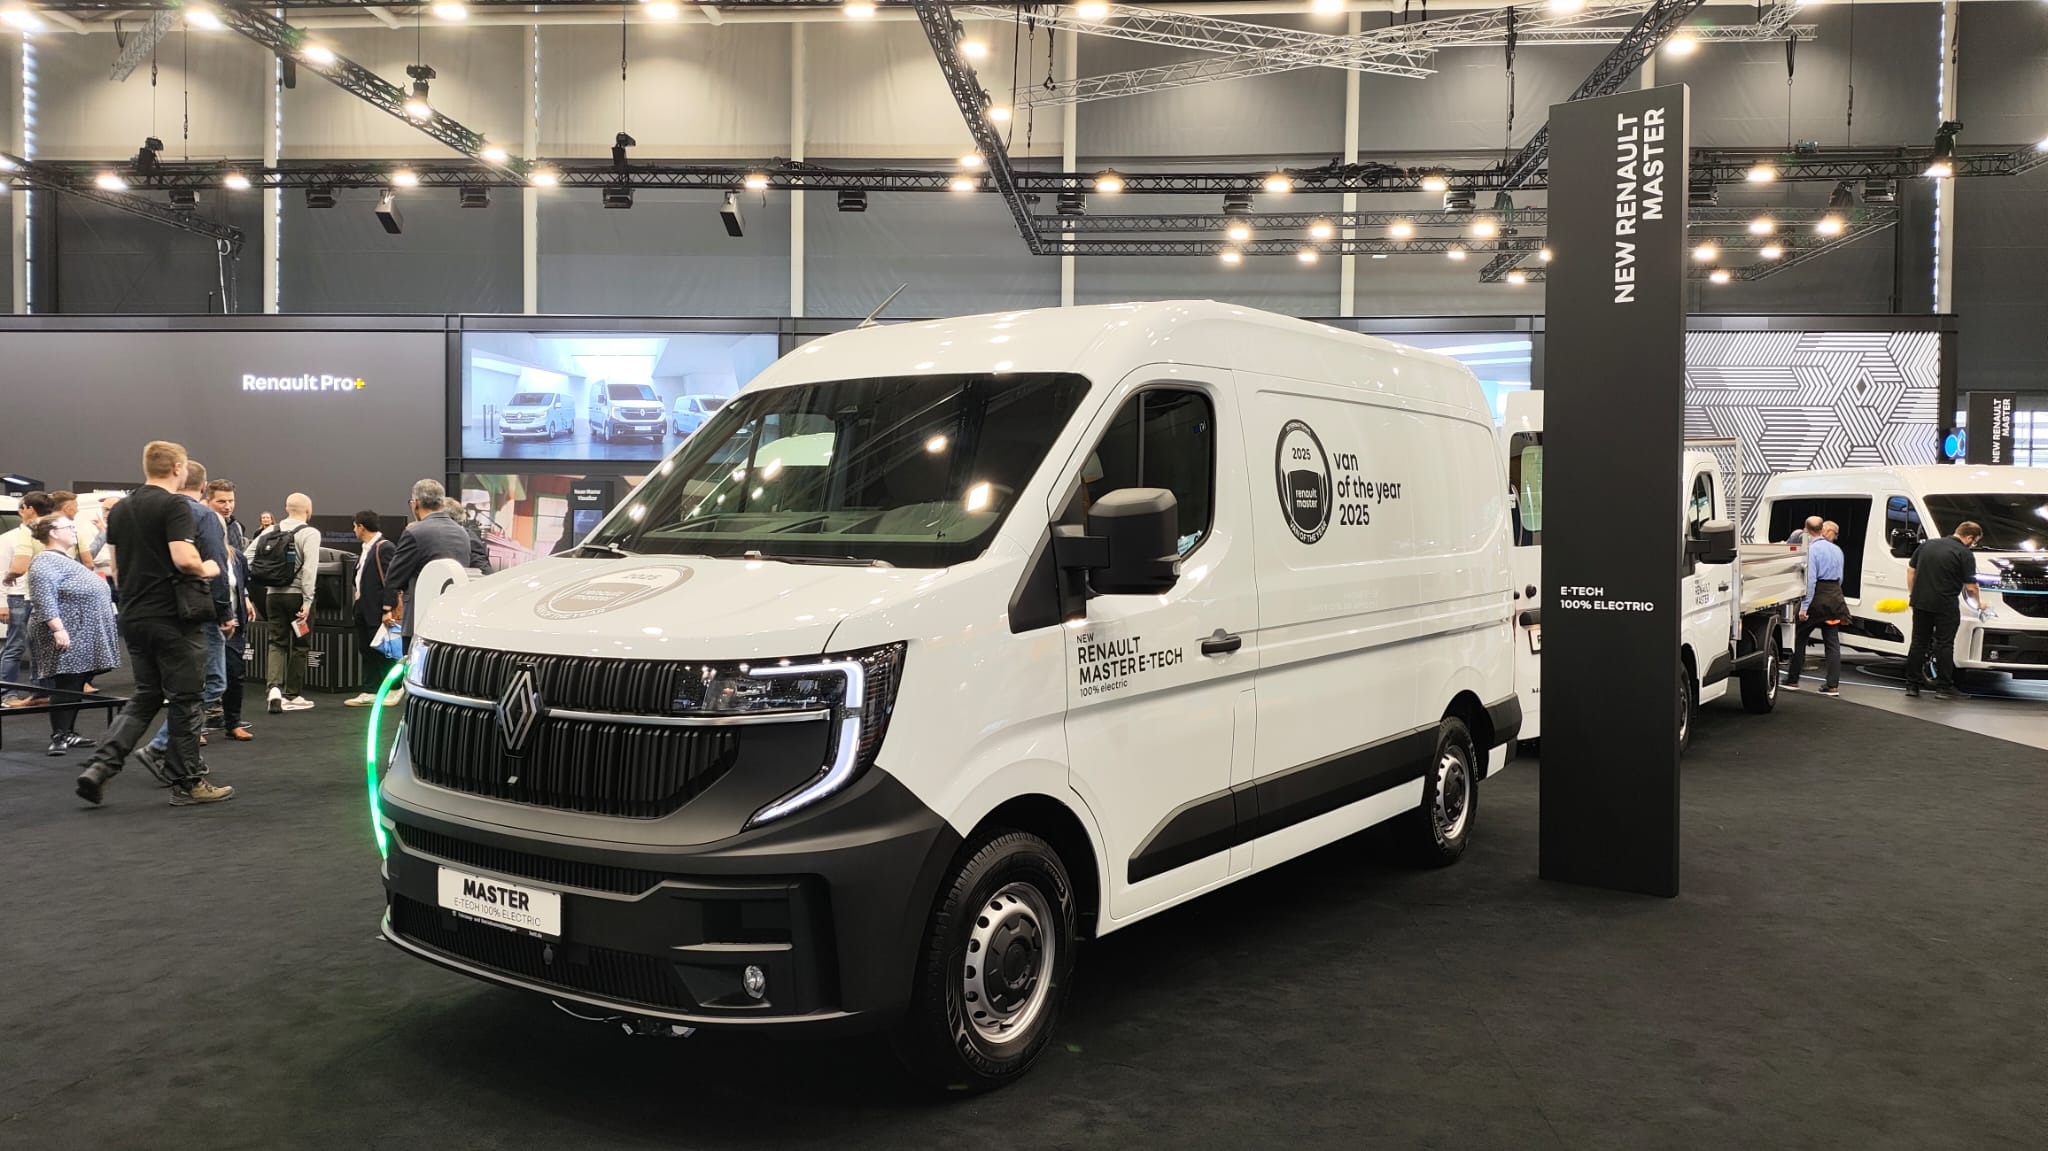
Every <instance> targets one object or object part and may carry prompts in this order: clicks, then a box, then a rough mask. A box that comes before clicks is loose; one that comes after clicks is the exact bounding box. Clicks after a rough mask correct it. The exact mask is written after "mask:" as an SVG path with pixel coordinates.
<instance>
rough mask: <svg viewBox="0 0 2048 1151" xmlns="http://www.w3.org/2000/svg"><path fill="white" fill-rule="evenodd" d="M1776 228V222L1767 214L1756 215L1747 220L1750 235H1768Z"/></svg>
mask: <svg viewBox="0 0 2048 1151" xmlns="http://www.w3.org/2000/svg"><path fill="white" fill-rule="evenodd" d="M1777 230H1778V222H1777V221H1776V220H1773V219H1771V218H1770V217H1769V216H1758V217H1757V218H1756V219H1754V220H1751V221H1750V222H1749V234H1750V235H1752V236H1768V235H1770V234H1771V233H1772V232H1775V231H1777Z"/></svg>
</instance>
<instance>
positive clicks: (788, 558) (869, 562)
mask: <svg viewBox="0 0 2048 1151" xmlns="http://www.w3.org/2000/svg"><path fill="white" fill-rule="evenodd" d="M740 558H741V559H750V560H770V561H773V562H775V563H779V564H829V565H831V566H833V567H854V568H886V567H895V566H896V565H895V564H892V563H890V562H889V561H888V560H877V559H864V558H862V557H860V556H798V555H771V554H770V553H768V552H760V551H747V552H741V553H740Z"/></svg>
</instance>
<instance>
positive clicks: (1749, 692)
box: [1742, 624, 1779, 715]
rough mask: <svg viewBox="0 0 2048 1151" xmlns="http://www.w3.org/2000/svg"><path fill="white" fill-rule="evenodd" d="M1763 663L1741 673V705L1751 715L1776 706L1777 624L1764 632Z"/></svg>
mask: <svg viewBox="0 0 2048 1151" xmlns="http://www.w3.org/2000/svg"><path fill="white" fill-rule="evenodd" d="M1763 651H1764V652H1765V657H1764V665H1763V667H1761V668H1758V669H1756V670H1754V671H1745V672H1743V673H1742V706H1743V708H1744V709H1745V710H1747V711H1749V712H1750V713H1751V714H1753V715H1768V714H1769V713H1770V712H1771V710H1772V709H1773V708H1776V707H1777V706H1778V678H1779V666H1778V661H1779V655H1778V625H1777V624H1772V625H1771V626H1770V629H1769V630H1768V631H1767V632H1766V633H1765V634H1764V646H1763Z"/></svg>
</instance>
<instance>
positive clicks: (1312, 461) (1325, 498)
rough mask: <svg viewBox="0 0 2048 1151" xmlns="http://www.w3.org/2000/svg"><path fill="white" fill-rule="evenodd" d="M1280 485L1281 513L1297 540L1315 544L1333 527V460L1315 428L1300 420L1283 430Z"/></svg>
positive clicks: (1276, 456)
mask: <svg viewBox="0 0 2048 1151" xmlns="http://www.w3.org/2000/svg"><path fill="white" fill-rule="evenodd" d="M1274 465H1275V470H1276V471H1277V472H1278V479H1279V483H1280V510H1281V511H1282V512H1284V513H1286V516H1287V527H1288V528H1289V530H1291V531H1293V532H1294V538H1295V539H1298V540H1300V541H1301V542H1302V543H1305V544H1312V543H1314V542H1316V541H1317V540H1319V539H1322V538H1323V532H1324V531H1325V530H1326V529H1327V528H1328V527H1329V526H1330V457H1329V456H1328V455H1327V454H1326V453H1324V451H1323V441H1321V440H1320V439H1317V438H1316V432H1315V429H1314V428H1311V427H1309V426H1308V425H1307V424H1305V423H1303V422H1302V421H1300V420H1289V421H1287V422H1286V423H1285V424H1282V425H1281V426H1280V443H1279V445H1278V446H1277V447H1276V448H1275V449H1274Z"/></svg>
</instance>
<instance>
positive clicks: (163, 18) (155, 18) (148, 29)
mask: <svg viewBox="0 0 2048 1151" xmlns="http://www.w3.org/2000/svg"><path fill="white" fill-rule="evenodd" d="M177 23H178V13H177V12H176V11H174V10H172V9H169V8H166V9H163V10H161V11H158V12H153V13H151V14H150V17H149V21H148V22H147V23H145V24H144V25H143V26H142V27H141V29H140V30H138V31H135V32H132V33H130V34H129V36H128V40H127V42H126V43H124V44H123V45H121V54H120V55H119V56H116V57H114V74H113V79H114V81H115V82H116V83H119V82H122V81H125V80H127V79H128V77H130V76H133V75H134V74H135V69H137V68H139V67H141V66H142V62H143V61H144V60H147V59H149V56H150V53H152V52H155V51H156V46H157V45H158V44H161V43H163V40H164V36H165V34H166V33H168V32H170V30H171V28H172V26H173V25H175V24H177Z"/></svg>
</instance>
